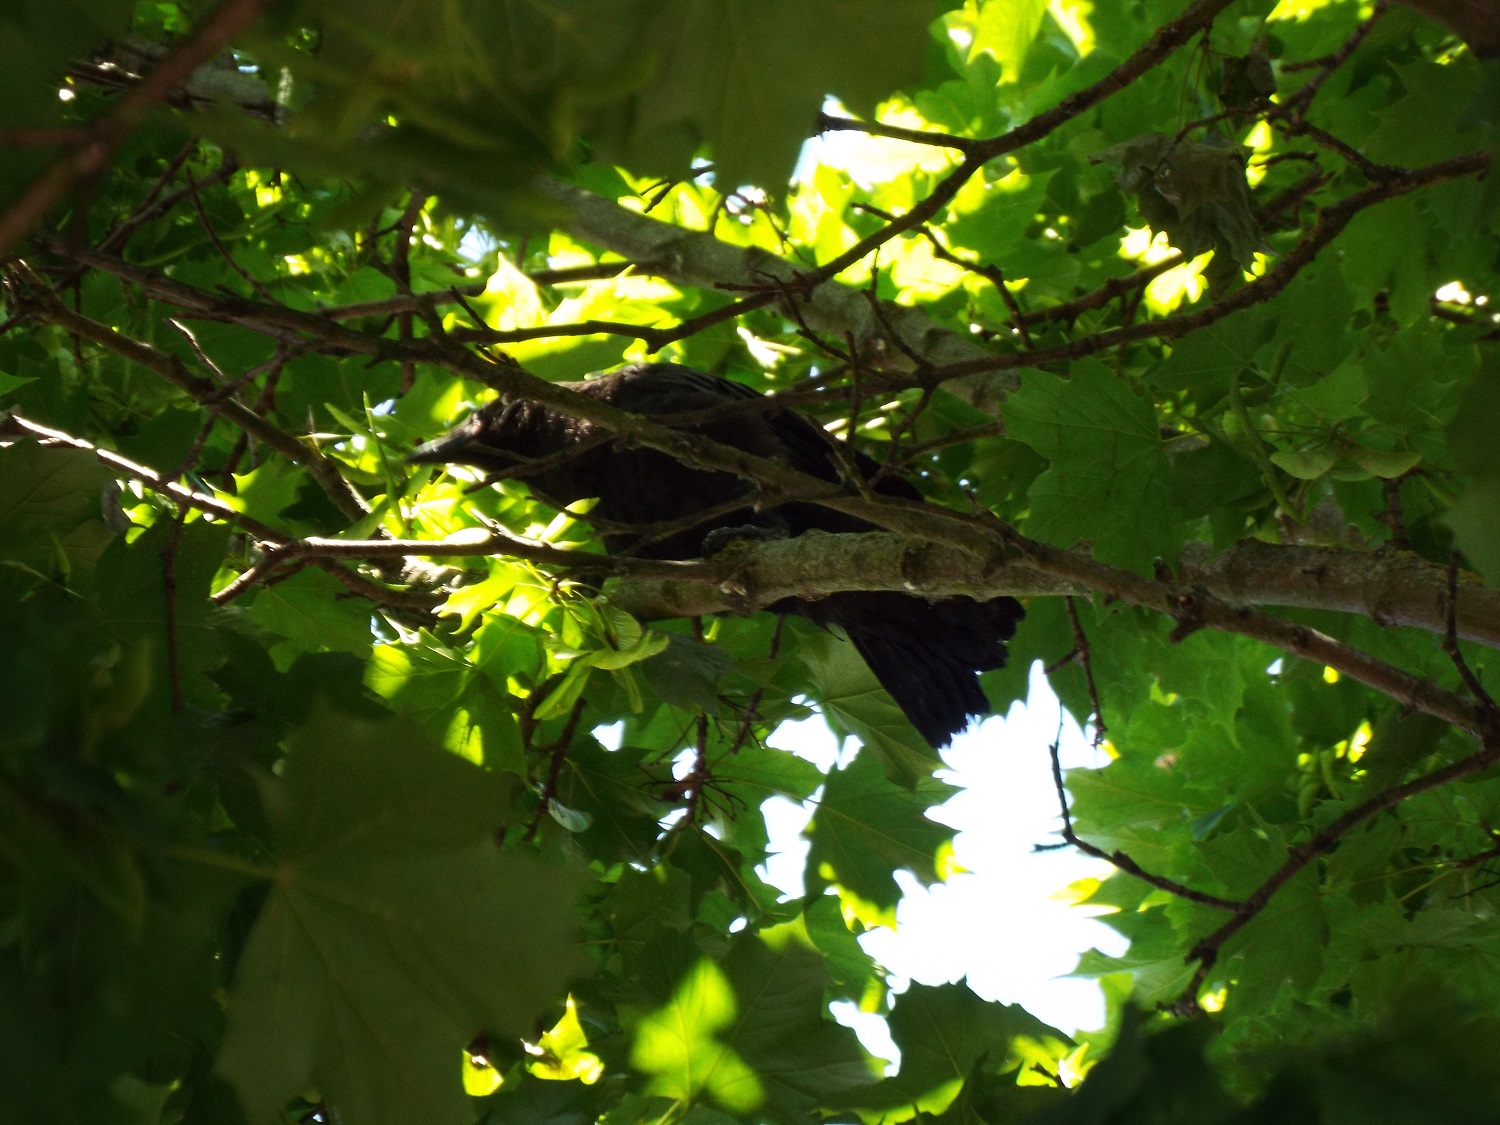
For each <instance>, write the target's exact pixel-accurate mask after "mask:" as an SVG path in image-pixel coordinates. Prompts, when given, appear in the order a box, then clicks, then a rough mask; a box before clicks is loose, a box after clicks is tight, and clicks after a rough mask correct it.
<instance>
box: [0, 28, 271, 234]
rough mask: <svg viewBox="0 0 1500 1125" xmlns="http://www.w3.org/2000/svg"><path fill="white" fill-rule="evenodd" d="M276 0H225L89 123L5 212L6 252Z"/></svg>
mask: <svg viewBox="0 0 1500 1125" xmlns="http://www.w3.org/2000/svg"><path fill="white" fill-rule="evenodd" d="M269 3H270V0H224V2H223V3H221V4H220V5H219V6H218V7H217V8H215V9H214V10H213V12H212V13H210V15H209V16H208V18H207V20H205V21H204V22H203V23H202V24H200V25H199V26H198V27H197V28H195V29H194V31H193V33H192V34H191V35H190V36H189V37H188V39H187V40H186V41H185V42H184V43H183V44H182V46H180V47H178V48H177V49H176V50H174V51H173V52H172V53H171V54H170V55H168V56H167V57H166V58H165V59H163V60H162V61H161V63H160V64H159V65H158V66H157V67H156V68H155V69H154V70H153V71H152V72H151V73H150V74H149V75H147V76H146V78H145V79H143V80H142V81H141V82H140V83H139V84H138V85H136V86H135V87H134V88H133V89H131V91H130V92H129V93H127V94H126V95H125V96H124V97H122V98H121V99H120V101H119V103H118V104H117V105H116V106H115V107H114V109H112V110H111V111H110V112H109V113H107V114H105V115H104V116H103V117H101V118H100V119H99V120H98V121H96V122H94V123H93V124H92V125H90V126H88V127H87V129H86V130H85V132H86V134H87V137H86V139H84V140H82V141H80V142H79V143H77V144H76V145H74V146H73V148H72V150H71V151H70V152H67V153H65V154H64V155H63V156H61V157H59V158H58V159H57V160H56V161H55V162H54V163H53V164H52V166H51V167H50V168H48V169H47V171H45V172H44V173H42V175H41V176H39V177H38V178H37V179H36V180H35V181H34V182H33V183H32V184H31V186H30V187H29V188H27V189H26V190H25V191H24V192H22V194H21V196H20V198H19V199H17V200H16V201H15V202H14V203H12V204H11V205H10V207H9V208H8V209H7V210H6V211H5V212H4V213H3V214H0V257H3V256H4V255H6V254H8V253H9V252H10V251H11V249H12V248H14V247H15V245H16V244H17V243H18V242H19V241H20V240H21V239H22V238H23V237H24V236H25V234H26V232H27V231H28V230H30V229H31V228H32V227H33V226H34V225H35V224H36V223H38V222H39V221H40V220H41V219H42V218H43V217H44V216H45V215H46V214H47V212H48V211H50V210H52V208H53V207H54V206H55V205H56V204H57V203H58V201H60V200H61V199H62V198H63V196H64V195H66V194H67V193H68V192H69V191H70V190H71V189H72V188H73V186H74V185H75V184H77V183H79V182H80V181H83V180H88V179H92V178H94V177H96V176H98V175H100V174H101V173H102V172H103V171H104V169H105V168H106V167H107V166H108V164H109V161H110V159H111V158H112V157H113V156H114V152H115V149H116V148H118V147H119V146H120V144H121V142H123V141H124V140H125V138H126V137H128V136H129V135H130V134H131V132H132V131H134V129H135V128H136V126H137V125H139V124H140V123H141V121H142V120H143V119H144V118H145V116H146V115H147V114H148V113H149V112H150V111H151V110H152V109H153V108H155V107H156V106H157V105H159V104H160V103H161V102H163V101H164V100H166V98H167V97H168V96H169V95H170V94H171V93H172V92H173V91H174V90H176V89H177V88H178V87H179V86H181V85H182V84H183V83H184V82H185V81H187V79H188V76H189V75H191V74H192V73H193V71H195V70H197V69H198V67H200V66H202V65H203V64H204V63H206V62H208V61H209V60H210V59H212V58H213V57H214V56H215V55H217V54H218V53H219V52H220V51H222V50H223V49H224V48H225V47H227V46H228V45H229V43H230V42H231V41H232V40H233V39H235V38H236V37H237V36H239V35H241V34H242V33H243V32H244V31H246V30H247V29H248V28H249V27H250V25H251V24H252V23H254V22H255V20H256V19H257V18H258V17H259V16H260V13H261V10H262V9H263V8H265V7H266V6H267V5H268V4H269Z"/></svg>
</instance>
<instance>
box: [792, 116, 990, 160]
mask: <svg viewBox="0 0 1500 1125" xmlns="http://www.w3.org/2000/svg"><path fill="white" fill-rule="evenodd" d="M814 132H816V133H820V134H821V133H837V132H853V133H865V134H868V135H869V136H872V137H889V138H890V139H891V140H895V141H910V142H911V143H912V144H918V145H932V146H934V147H936V148H951V149H957V150H958V151H959V152H968V151H969V150H970V149H971V148H973V147H974V146H975V145H976V144H978V143H979V142H977V141H976V140H974V138H972V137H956V136H954V135H953V134H952V133H944V132H941V131H940V130H937V129H903V128H902V127H901V126H899V125H886V124H885V123H883V122H880V121H856V120H855V119H854V118H852V117H834V116H833V115H831V114H827V113H820V114H818V122H817V125H816V127H815V129H814Z"/></svg>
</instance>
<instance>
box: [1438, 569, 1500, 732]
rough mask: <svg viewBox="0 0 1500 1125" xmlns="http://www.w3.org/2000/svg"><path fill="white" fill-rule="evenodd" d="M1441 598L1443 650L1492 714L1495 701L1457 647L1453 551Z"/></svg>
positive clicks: (1456, 609) (1456, 586)
mask: <svg viewBox="0 0 1500 1125" xmlns="http://www.w3.org/2000/svg"><path fill="white" fill-rule="evenodd" d="M1444 593H1445V595H1446V596H1445V597H1444V598H1443V606H1444V616H1445V618H1446V622H1445V624H1446V628H1444V630H1443V651H1444V652H1446V653H1447V654H1448V659H1449V660H1451V661H1453V666H1454V667H1455V668H1457V669H1458V678H1459V679H1461V680H1462V681H1463V682H1464V687H1466V688H1468V689H1469V694H1470V695H1472V696H1473V697H1474V698H1475V699H1477V700H1478V701H1479V702H1480V704H1481V705H1483V706H1484V707H1485V708H1486V709H1487V710H1488V711H1489V712H1490V713H1491V714H1492V715H1494V714H1495V713H1496V711H1495V701H1494V700H1493V699H1491V698H1490V693H1489V692H1487V691H1486V690H1485V689H1484V685H1483V684H1482V683H1480V682H1479V677H1478V676H1476V675H1475V674H1474V670H1473V669H1472V668H1470V667H1469V662H1468V661H1467V660H1465V659H1464V654H1463V650H1462V649H1461V648H1459V647H1458V552H1457V551H1454V552H1453V553H1452V555H1450V556H1449V558H1448V589H1447V590H1446V591H1444Z"/></svg>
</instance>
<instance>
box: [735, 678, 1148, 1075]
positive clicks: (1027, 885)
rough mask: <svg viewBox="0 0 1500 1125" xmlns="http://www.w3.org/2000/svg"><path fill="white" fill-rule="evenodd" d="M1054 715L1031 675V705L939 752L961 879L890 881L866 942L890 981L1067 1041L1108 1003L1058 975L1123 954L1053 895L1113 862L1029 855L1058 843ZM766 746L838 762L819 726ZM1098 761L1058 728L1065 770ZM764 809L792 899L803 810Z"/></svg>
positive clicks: (1048, 692) (858, 1023)
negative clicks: (888, 905)
mask: <svg viewBox="0 0 1500 1125" xmlns="http://www.w3.org/2000/svg"><path fill="white" fill-rule="evenodd" d="M1059 706H1060V705H1059V703H1058V700H1057V697H1056V696H1055V695H1054V694H1053V693H1052V689H1051V688H1050V687H1049V686H1048V685H1047V681H1046V678H1045V677H1044V676H1043V675H1042V672H1041V666H1040V665H1037V666H1035V667H1033V669H1032V673H1031V684H1030V693H1029V698H1028V700H1027V703H1026V705H1025V706H1022V705H1020V704H1017V705H1015V706H1014V707H1012V708H1011V711H1010V714H1009V715H1006V716H1005V717H1003V718H1002V717H1000V716H995V717H993V718H990V719H987V720H985V721H984V722H983V723H981V724H979V725H978V726H976V727H973V728H971V729H970V730H969V731H968V732H967V733H965V734H962V735H960V736H959V737H958V738H956V739H955V740H954V743H953V745H952V746H951V747H949V748H948V749H947V750H945V751H944V752H943V759H944V761H945V762H946V763H947V764H948V767H949V768H948V769H947V770H944V771H942V772H941V773H940V775H939V776H941V777H942V778H943V779H944V780H945V781H948V782H950V783H952V784H954V785H958V786H961V787H962V792H960V793H958V794H957V795H955V796H954V797H953V798H952V800H950V801H948V803H947V804H945V805H943V806H942V807H941V808H940V809H937V810H934V812H935V813H936V819H938V820H940V821H942V822H943V823H944V824H949V825H952V826H953V827H954V828H956V829H957V830H958V834H957V837H956V839H955V840H954V848H955V852H956V859H957V861H958V863H959V864H961V865H962V866H963V867H965V868H966V869H967V870H968V873H967V874H961V875H956V876H953V877H952V878H950V879H949V880H948V881H947V882H946V883H942V884H938V885H936V886H933V887H931V888H924V887H922V886H921V885H919V884H918V883H917V882H916V880H915V879H913V878H911V877H910V876H907V875H904V874H903V875H898V876H897V878H898V879H899V880H900V882H901V886H902V890H903V891H904V893H905V896H906V897H905V899H904V900H903V901H902V903H901V905H900V907H899V909H898V911H897V929H896V930H894V931H891V930H876V931H873V932H871V933H868V934H866V935H864V936H863V937H862V938H861V939H860V943H861V944H862V945H863V946H864V947H865V949H866V950H867V951H868V952H869V953H870V955H871V956H873V957H874V958H875V959H876V960H877V961H879V962H880V963H881V964H882V965H884V966H885V967H886V968H887V969H888V970H890V972H891V973H892V974H893V980H892V983H893V985H895V986H896V987H897V988H901V989H904V988H905V987H906V982H907V981H913V980H914V981H918V982H920V983H922V984H927V985H936V984H942V983H944V982H946V981H955V980H960V979H964V978H967V979H968V983H969V987H970V988H972V989H973V990H974V992H975V993H977V994H978V995H979V996H981V997H983V998H984V999H986V1000H998V1001H1001V1002H1003V1003H1007V1004H1020V1005H1021V1006H1022V1007H1024V1008H1025V1009H1026V1010H1027V1011H1029V1012H1031V1013H1032V1014H1033V1015H1035V1016H1036V1017H1037V1018H1039V1019H1042V1020H1044V1021H1046V1022H1047V1023H1050V1024H1052V1025H1053V1026H1055V1027H1057V1028H1059V1029H1060V1030H1062V1031H1065V1032H1073V1031H1077V1030H1080V1029H1092V1028H1097V1027H1100V1026H1102V1025H1103V1023H1104V999H1103V994H1102V993H1101V991H1100V989H1099V987H1098V985H1097V984H1095V983H1094V982H1093V981H1085V980H1073V979H1067V978H1065V977H1064V976H1063V974H1066V973H1069V972H1071V971H1072V970H1073V968H1074V967H1075V966H1076V964H1077V961H1078V955H1079V954H1080V953H1082V952H1083V951H1084V950H1087V949H1090V948H1099V949H1102V950H1104V951H1105V952H1108V953H1112V954H1116V955H1118V954H1120V953H1123V952H1124V950H1125V946H1126V944H1127V943H1126V941H1125V939H1124V938H1122V937H1121V936H1120V935H1119V934H1117V933H1115V932H1114V931H1113V930H1111V929H1109V928H1108V927H1107V926H1105V925H1103V924H1102V923H1100V922H1098V921H1096V920H1095V919H1094V917H1093V915H1092V914H1091V912H1090V911H1089V910H1088V909H1087V908H1084V907H1078V906H1069V905H1068V904H1067V902H1066V900H1065V898H1062V897H1058V892H1060V891H1062V890H1063V889H1064V888H1065V887H1067V886H1068V885H1069V884H1070V883H1073V882H1075V881H1077V880H1079V879H1086V878H1090V877H1102V876H1104V875H1107V874H1108V873H1109V872H1110V871H1111V868H1110V867H1109V865H1108V864H1105V863H1102V862H1101V861H1099V860H1095V859H1090V858H1089V857H1087V856H1084V855H1080V854H1078V853H1077V852H1075V851H1073V850H1071V849H1060V850H1058V851H1051V852H1036V851H1034V850H1033V846H1034V845H1036V844H1049V843H1055V842H1056V840H1057V835H1056V833H1057V829H1058V826H1059V824H1060V821H1059V817H1058V806H1057V795H1056V791H1055V789H1054V788H1053V784H1052V772H1051V768H1052V767H1051V761H1050V759H1049V757H1048V753H1047V747H1048V746H1049V745H1050V744H1051V742H1052V739H1053V738H1054V737H1055V736H1056V734H1057V719H1058V711H1059ZM772 741H773V744H775V745H778V746H780V747H782V748H783V749H787V750H792V751H794V752H796V753H797V754H800V755H802V756H804V757H806V758H808V759H810V760H812V761H815V762H817V764H818V765H819V767H820V768H823V769H827V768H828V767H829V766H830V765H831V763H832V761H833V758H834V757H835V755H837V752H838V751H837V746H836V744H835V742H834V739H833V736H832V735H831V734H829V732H828V728H827V727H826V726H825V725H824V724H823V723H822V721H821V720H818V719H812V720H808V721H805V722H802V723H787V724H784V725H783V726H782V728H781V729H780V730H779V731H777V734H776V737H775V738H774V739H773V740H772ZM1105 760H1106V759H1105V756H1104V755H1103V753H1102V752H1100V751H1097V750H1095V749H1094V748H1093V747H1091V746H1090V745H1089V744H1088V740H1087V739H1085V738H1084V737H1083V734H1082V732H1081V731H1079V729H1078V726H1077V724H1076V723H1074V722H1073V721H1072V719H1071V718H1069V719H1068V720H1067V721H1066V722H1065V724H1064V726H1063V741H1062V763H1063V767H1064V768H1065V769H1067V768H1072V767H1077V766H1093V765H1103V764H1104V762H1105ZM763 808H764V811H765V814H766V823H767V827H768V828H769V830H770V834H771V850H772V852H773V854H772V857H771V859H770V860H769V862H767V863H766V865H765V867H764V869H763V871H764V877H765V878H766V880H767V881H768V882H770V883H771V884H773V885H775V886H777V887H780V888H781V889H782V890H783V891H785V892H786V893H787V894H789V895H800V894H801V893H802V871H803V867H804V865H805V864H806V857H807V842H806V841H805V840H803V839H802V838H801V832H802V829H803V828H804V827H805V826H806V823H807V820H808V813H807V812H806V811H805V810H804V809H803V808H802V807H801V806H799V805H797V804H795V803H793V802H791V801H788V800H786V799H784V798H773V799H772V800H770V801H767V802H766V804H765V805H764V806H763ZM898 1003H899V1001H898ZM848 1007H849V1008H850V1009H851V1011H850V1012H845V1011H838V1012H836V1013H835V1014H836V1015H838V1017H839V1019H840V1022H843V1023H848V1024H849V1025H850V1026H853V1027H855V1029H856V1030H858V1031H859V1032H860V1034H861V1037H862V1038H864V1040H865V1043H866V1046H867V1047H869V1048H870V1049H871V1050H872V1051H873V1052H874V1053H875V1054H877V1055H880V1056H882V1057H886V1058H890V1057H892V1055H893V1052H894V1048H892V1047H890V1046H888V1045H887V1044H888V1040H886V1041H885V1042H882V1041H881V1036H880V1035H879V1033H878V1030H877V1029H872V1028H869V1027H866V1026H865V1025H867V1024H868V1023H869V1021H870V1020H871V1019H872V1018H873V1017H865V1016H862V1015H861V1014H860V1013H858V1012H857V1011H853V1006H852V1005H849V1006H848ZM876 1024H877V1025H878V1024H879V1021H878V1020H877V1021H876ZM880 1030H883V1029H880ZM872 1031H874V1032H875V1033H874V1034H871V1032H872Z"/></svg>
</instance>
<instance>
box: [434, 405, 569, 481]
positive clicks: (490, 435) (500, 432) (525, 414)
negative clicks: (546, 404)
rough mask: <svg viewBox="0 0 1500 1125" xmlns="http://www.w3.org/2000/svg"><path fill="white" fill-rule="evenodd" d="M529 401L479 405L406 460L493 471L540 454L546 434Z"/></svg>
mask: <svg viewBox="0 0 1500 1125" xmlns="http://www.w3.org/2000/svg"><path fill="white" fill-rule="evenodd" d="M543 421H544V419H543V416H542V412H541V411H540V410H538V408H537V405H536V404H535V403H532V402H526V401H524V400H522V401H510V400H508V399H505V398H501V399H497V400H496V401H494V402H491V403H487V404H485V405H484V406H481V407H480V408H479V409H478V410H476V411H474V413H473V414H470V415H469V416H468V417H467V418H466V419H464V420H463V421H462V422H460V423H459V424H458V425H456V426H454V427H453V429H451V430H449V431H448V432H447V433H446V434H444V435H443V436H442V437H440V438H434V439H433V440H432V441H429V442H426V443H425V444H423V445H419V446H417V448H416V449H415V450H413V451H412V454H411V456H410V457H408V458H407V459H406V460H407V461H408V462H409V463H411V464H417V465H473V466H474V467H475V468H477V469H483V470H484V471H485V472H490V473H497V472H501V471H502V470H505V469H509V468H513V467H514V466H516V465H517V464H520V463H521V462H523V461H527V460H530V459H532V458H534V457H537V456H540V455H542V454H544V453H546V452H548V449H547V448H545V446H546V444H547V442H546V435H545V434H544V433H543V432H542V430H543V429H545V427H544V426H542V425H541V423H542V422H543Z"/></svg>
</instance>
